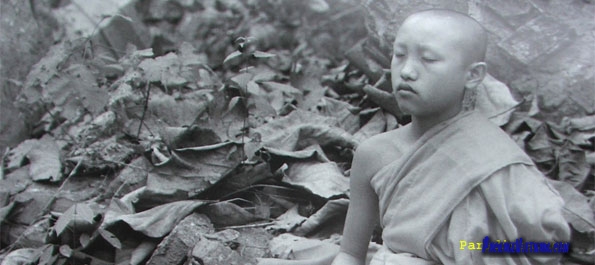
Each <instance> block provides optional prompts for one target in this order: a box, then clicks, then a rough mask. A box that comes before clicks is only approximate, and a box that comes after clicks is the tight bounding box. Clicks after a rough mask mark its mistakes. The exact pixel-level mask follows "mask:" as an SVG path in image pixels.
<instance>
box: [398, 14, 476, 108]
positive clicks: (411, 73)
mask: <svg viewBox="0 0 595 265" xmlns="http://www.w3.org/2000/svg"><path fill="white" fill-rule="evenodd" d="M458 26H459V24H458V23H456V21H452V19H449V18H444V17H433V16H432V15H426V14H421V15H420V14H418V15H413V16H411V17H409V18H407V19H406V20H405V22H403V25H402V26H401V28H400V29H399V31H398V32H397V35H396V39H395V42H394V46H393V57H392V63H391V75H392V86H393V92H394V93H395V97H396V98H397V101H398V103H399V107H400V108H401V110H403V111H404V112H406V113H409V114H411V115H412V116H414V117H418V118H423V117H437V116H442V115H444V116H449V115H450V116H452V115H456V114H457V113H458V112H459V111H460V110H461V104H462V99H463V92H464V87H465V75H466V73H467V66H468V64H469V62H468V61H469V60H468V58H466V57H465V52H466V49H468V48H469V47H468V46H469V45H467V43H466V40H468V38H467V37H468V36H466V35H465V34H466V32H465V30H464V29H463V28H461V27H458Z"/></svg>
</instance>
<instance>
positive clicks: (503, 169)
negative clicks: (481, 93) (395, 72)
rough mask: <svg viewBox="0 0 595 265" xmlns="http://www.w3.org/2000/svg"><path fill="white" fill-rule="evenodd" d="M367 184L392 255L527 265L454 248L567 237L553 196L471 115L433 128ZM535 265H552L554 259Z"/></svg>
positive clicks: (492, 128)
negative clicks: (484, 241) (487, 242)
mask: <svg viewBox="0 0 595 265" xmlns="http://www.w3.org/2000/svg"><path fill="white" fill-rule="evenodd" d="M371 185H372V187H373V189H374V190H375V192H376V194H377V195H378V200H379V209H380V213H379V214H380V222H381V225H382V227H383V229H384V230H383V233H382V238H383V241H384V245H385V247H386V248H387V249H388V250H390V251H391V252H393V253H409V254H413V255H415V256H416V257H418V258H421V259H424V260H428V261H433V262H439V263H444V264H484V262H486V261H487V260H491V263H494V262H497V263H498V264H531V263H529V262H528V261H527V260H528V259H527V258H526V256H524V255H516V256H514V257H510V256H507V255H498V256H494V255H482V253H481V250H468V249H463V250H461V249H459V242H460V241H461V240H465V241H467V242H481V241H482V239H483V238H484V237H485V236H490V237H491V238H492V239H493V240H509V241H514V240H516V239H517V238H519V237H524V238H525V239H531V240H534V241H537V240H540V241H548V242H551V241H564V240H566V241H567V240H568V238H569V233H570V232H569V228H568V225H567V223H566V221H565V220H564V218H563V216H562V211H561V209H562V205H563V201H562V199H561V198H560V197H559V195H558V194H557V192H556V191H555V190H554V189H552V188H551V187H550V186H549V185H548V183H547V181H546V179H545V178H544V177H543V176H542V175H541V173H540V172H539V171H538V170H537V169H536V168H535V166H534V164H533V162H532V161H531V159H530V158H529V157H528V156H527V155H526V154H525V153H524V152H523V150H521V149H520V148H519V147H518V145H517V144H516V143H515V142H514V141H512V139H511V138H510V137H509V136H508V135H507V134H506V133H504V132H503V131H502V130H501V129H500V128H498V127H497V126H496V125H494V124H492V123H491V122H490V121H488V120H487V119H485V118H484V117H482V116H481V115H480V114H478V113H475V112H469V113H463V114H461V115H458V116H456V117H454V118H452V119H450V120H448V121H445V122H443V123H441V124H439V125H437V126H434V127H433V128H432V129H430V130H429V131H427V132H426V133H425V134H424V135H422V137H420V138H419V139H418V140H417V141H416V142H415V143H414V144H413V145H411V146H408V147H406V148H403V152H402V154H401V156H400V158H399V159H397V160H396V161H394V162H392V163H390V164H388V165H386V166H385V167H384V168H382V169H381V170H379V171H378V172H377V173H376V174H375V175H374V176H373V177H372V179H371ZM533 200H535V201H533ZM521 228H522V229H521ZM507 259H509V260H510V262H506V260H507ZM537 259H538V260H539V259H542V260H543V261H544V262H545V261H547V262H550V263H552V264H555V263H556V262H557V260H558V259H559V256H552V255H550V257H549V258H548V257H545V258H544V257H537ZM547 262H546V263H547ZM379 264H384V263H379ZM386 264H387V265H388V264H390V265H393V264H394V265H398V264H399V263H386ZM403 264H407V263H403ZM430 264H431V263H430ZM487 264H490V262H489V261H488V262H487Z"/></svg>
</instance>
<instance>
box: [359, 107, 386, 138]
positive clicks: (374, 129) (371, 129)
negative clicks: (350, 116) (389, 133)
mask: <svg viewBox="0 0 595 265" xmlns="http://www.w3.org/2000/svg"><path fill="white" fill-rule="evenodd" d="M386 126H387V125H386V117H385V115H384V112H383V111H382V110H378V111H376V114H374V116H372V119H370V120H369V121H368V122H367V123H366V125H364V126H363V127H361V128H360V129H359V130H358V131H357V132H356V133H355V134H353V138H354V139H355V140H356V141H358V142H360V143H361V142H363V141H364V140H366V139H368V138H370V137H372V136H374V135H377V134H380V133H382V132H384V131H386Z"/></svg>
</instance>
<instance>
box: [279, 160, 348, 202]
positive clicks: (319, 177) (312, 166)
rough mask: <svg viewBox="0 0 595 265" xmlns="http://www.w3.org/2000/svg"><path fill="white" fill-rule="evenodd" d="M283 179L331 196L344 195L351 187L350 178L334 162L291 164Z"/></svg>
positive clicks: (319, 193)
mask: <svg viewBox="0 0 595 265" xmlns="http://www.w3.org/2000/svg"><path fill="white" fill-rule="evenodd" d="M283 181H284V182H287V183H289V184H292V185H297V186H301V187H304V188H306V189H307V190H309V191H311V192H312V193H314V194H316V195H318V196H320V197H323V198H331V197H335V196H340V195H344V194H345V193H346V192H347V190H348V189H349V179H348V178H347V177H345V176H344V175H343V173H342V172H341V170H340V169H339V167H338V166H337V164H335V163H334V162H328V163H320V162H317V161H299V162H295V163H292V164H291V165H290V166H289V169H288V170H287V172H285V176H284V177H283Z"/></svg>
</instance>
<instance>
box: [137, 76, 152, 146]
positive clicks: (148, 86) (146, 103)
mask: <svg viewBox="0 0 595 265" xmlns="http://www.w3.org/2000/svg"><path fill="white" fill-rule="evenodd" d="M150 84H151V82H149V81H147V97H146V98H145V105H144V106H143V114H142V116H141V118H140V124H139V125H138V131H137V132H136V139H140V138H139V137H140V129H141V128H142V126H143V122H144V121H145V114H146V113H147V109H148V108H149V96H150V95H151V85H150Z"/></svg>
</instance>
